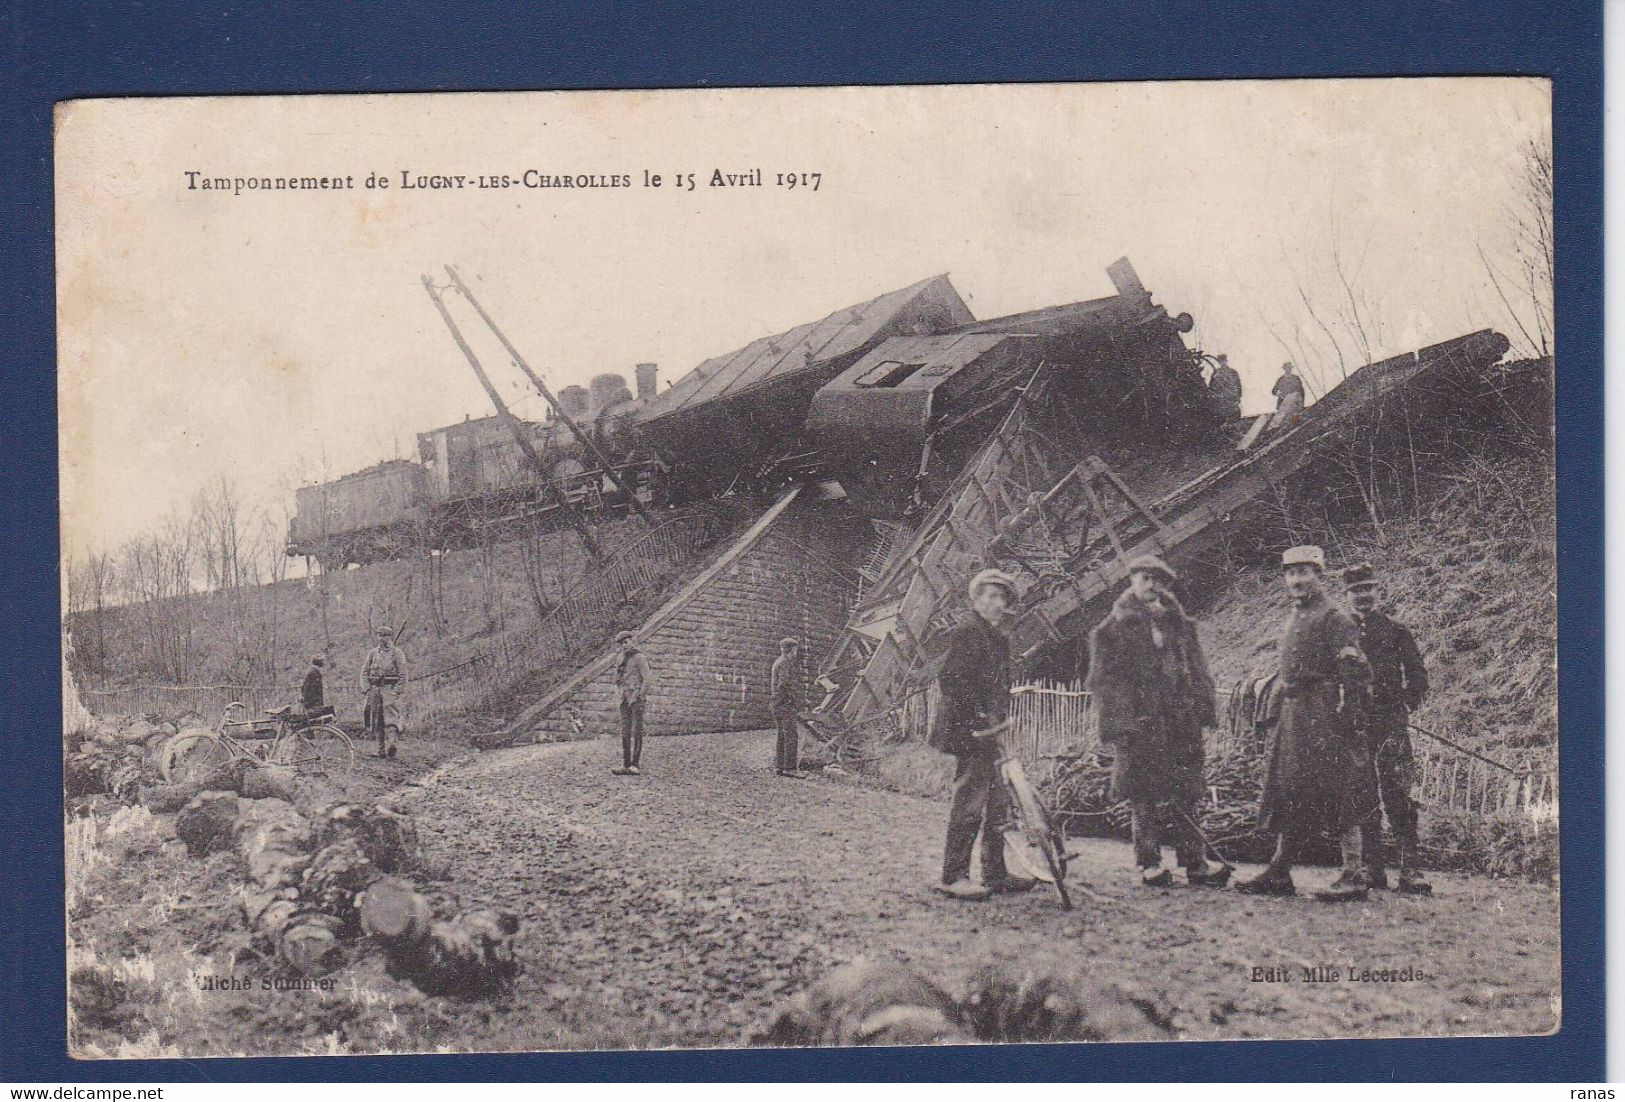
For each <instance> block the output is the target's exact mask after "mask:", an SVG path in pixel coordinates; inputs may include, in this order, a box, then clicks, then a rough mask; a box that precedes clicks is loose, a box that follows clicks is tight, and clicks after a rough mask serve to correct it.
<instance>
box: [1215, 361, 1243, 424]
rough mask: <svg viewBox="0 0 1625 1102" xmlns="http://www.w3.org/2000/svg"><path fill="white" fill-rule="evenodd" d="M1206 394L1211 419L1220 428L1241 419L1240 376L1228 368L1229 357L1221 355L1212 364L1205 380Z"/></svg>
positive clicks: (1234, 370)
mask: <svg viewBox="0 0 1625 1102" xmlns="http://www.w3.org/2000/svg"><path fill="white" fill-rule="evenodd" d="M1207 393H1208V399H1209V401H1210V403H1211V405H1212V408H1213V419H1214V420H1215V421H1217V422H1218V423H1219V427H1220V428H1223V427H1224V426H1225V425H1228V424H1230V423H1231V422H1233V421H1238V420H1240V419H1241V375H1240V373H1238V372H1237V371H1236V369H1235V368H1233V367H1231V366H1230V359H1229V357H1227V356H1225V355H1224V354H1223V353H1220V354H1219V356H1218V358H1217V359H1216V360H1215V361H1214V363H1213V373H1212V374H1211V375H1209V376H1208V380H1207Z"/></svg>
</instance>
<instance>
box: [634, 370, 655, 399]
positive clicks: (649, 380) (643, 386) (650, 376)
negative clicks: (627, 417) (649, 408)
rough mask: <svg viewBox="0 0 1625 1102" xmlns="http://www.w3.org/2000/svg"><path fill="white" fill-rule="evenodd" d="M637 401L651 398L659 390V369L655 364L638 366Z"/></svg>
mask: <svg viewBox="0 0 1625 1102" xmlns="http://www.w3.org/2000/svg"><path fill="white" fill-rule="evenodd" d="M637 376H638V401H640V402H641V401H643V400H644V399H645V398H653V397H654V396H655V391H656V390H658V389H659V388H660V367H659V365H657V364H638V368H637Z"/></svg>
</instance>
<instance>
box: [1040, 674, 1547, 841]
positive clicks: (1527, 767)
mask: <svg viewBox="0 0 1625 1102" xmlns="http://www.w3.org/2000/svg"><path fill="white" fill-rule="evenodd" d="M1219 693H1220V696H1221V697H1223V696H1228V695H1230V691H1229V690H1225V689H1221V690H1219ZM1089 696H1090V694H1089V693H1086V692H1084V691H1082V689H1081V688H1079V687H1078V686H1077V685H1071V684H1057V683H1054V682H1043V683H1038V684H1032V685H1018V686H1016V687H1015V689H1014V690H1012V693H1011V708H1010V715H1011V718H1012V720H1013V721H1014V723H1013V728H1014V730H1013V737H1014V738H1015V739H1016V740H1017V742H1016V745H1017V747H1018V748H1019V750H1018V752H1019V753H1020V754H1021V757H1022V759H1023V761H1024V762H1026V764H1027V766H1028V768H1029V769H1031V770H1032V771H1033V772H1034V775H1035V776H1037V777H1040V778H1042V777H1044V776H1047V775H1048V771H1049V767H1050V766H1051V765H1052V764H1053V762H1054V761H1055V758H1056V756H1057V755H1062V756H1065V757H1069V758H1070V757H1074V756H1087V755H1089V754H1092V753H1094V752H1095V751H1097V750H1098V749H1099V748H1100V732H1099V727H1098V725H1097V724H1096V722H1095V716H1094V709H1093V708H1092V707H1091V706H1090V699H1089ZM1411 736H1412V737H1411V745H1412V749H1413V751H1414V755H1415V761H1416V788H1415V792H1416V798H1417V799H1418V801H1420V802H1421V803H1423V804H1426V805H1427V806H1429V807H1432V808H1436V809H1439V810H1441V811H1457V812H1467V813H1470V814H1474V815H1480V816H1484V817H1494V816H1504V815H1513V814H1520V813H1521V814H1523V815H1527V816H1528V817H1529V818H1531V819H1534V820H1537V821H1555V820H1556V818H1557V770H1556V769H1555V768H1554V767H1553V766H1552V765H1551V764H1550V763H1548V762H1542V761H1539V760H1533V761H1530V762H1526V763H1523V764H1520V765H1509V764H1507V763H1505V762H1502V761H1497V760H1496V759H1494V758H1491V757H1488V756H1486V755H1484V754H1482V753H1479V752H1478V751H1475V750H1470V749H1468V748H1467V747H1465V746H1462V745H1460V744H1458V743H1456V742H1454V741H1452V740H1450V739H1448V738H1446V737H1444V736H1442V735H1439V734H1436V733H1434V732H1432V731H1427V730H1424V729H1422V728H1418V727H1416V726H1414V725H1413V726H1412V727H1411ZM1258 745H1259V743H1258V739H1257V737H1256V735H1254V733H1253V732H1251V731H1246V730H1238V729H1237V728H1235V727H1232V726H1231V725H1229V724H1226V723H1220V725H1219V726H1218V727H1217V728H1215V729H1213V730H1211V731H1210V732H1209V734H1208V745H1207V751H1208V754H1209V755H1213V754H1215V753H1218V752H1222V751H1227V750H1232V749H1240V750H1242V751H1244V752H1256V751H1257V748H1258Z"/></svg>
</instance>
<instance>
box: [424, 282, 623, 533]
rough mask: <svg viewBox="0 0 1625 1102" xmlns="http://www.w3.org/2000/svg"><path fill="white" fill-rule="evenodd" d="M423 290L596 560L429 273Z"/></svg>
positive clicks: (576, 515) (575, 516) (583, 529)
mask: <svg viewBox="0 0 1625 1102" xmlns="http://www.w3.org/2000/svg"><path fill="white" fill-rule="evenodd" d="M423 289H424V290H425V291H427V292H429V301H430V302H433V303H434V307H435V309H436V310H439V311H440V320H441V321H443V322H445V323H446V328H447V329H449V330H451V339H452V340H454V341H456V342H457V347H458V348H460V349H462V350H463V355H464V356H465V357H466V358H467V359H468V366H470V367H472V368H473V369H474V374H475V375H476V376H478V378H479V380H480V385H481V386H483V387H484V388H485V393H486V394H488V395H490V397H491V402H492V404H493V405H495V406H496V407H497V416H499V417H501V418H502V422H503V424H505V425H507V426H508V431H509V432H511V433H513V438H514V442H515V443H516V444H518V445H519V450H520V451H522V452H524V453H525V458H526V459H527V460H528V461H529V462H530V465H531V466H532V467H533V468H535V470H536V474H537V477H539V478H540V479H541V481H542V485H544V486H552V487H553V493H554V496H556V497H557V498H558V501H559V505H560V506H561V507H562V508H563V509H564V513H565V515H566V516H568V517H569V518H570V523H571V524H572V525H574V527H575V530H576V534H577V535H578V536H580V537H581V543H582V545H583V546H584V547H586V549H587V554H589V555H591V556H592V557H593V558H595V559H597V558H600V557H602V555H603V552H601V551H600V550H599V549H598V541H597V540H595V539H593V536H592V529H590V528H588V527H587V522H586V520H585V519H584V518H583V517H582V516H581V514H580V512H578V511H577V510H576V507H575V504H574V503H573V502H572V501H571V500H570V499H569V498H568V497H567V496H566V495H565V494H564V491H562V490H560V489H559V488H558V487H557V486H555V485H554V484H553V478H552V473H551V472H550V471H548V469H547V465H546V464H545V463H543V462H542V457H541V456H540V455H538V454H537V452H536V445H535V444H534V443H532V442H531V439H530V437H528V436H526V435H525V430H524V429H523V428H522V427H521V426H520V424H519V419H518V418H517V417H515V416H514V415H513V414H512V413H510V412H509V411H508V406H507V403H506V402H504V401H503V400H502V396H501V395H500V394H498V393H497V388H496V387H495V386H493V385H492V383H491V379H490V376H488V375H486V373H485V368H483V367H481V366H480V361H479V358H478V357H476V356H475V355H474V350H473V349H472V348H470V347H469V346H468V342H467V341H466V340H464V339H463V332H462V330H461V329H458V328H457V322H456V321H454V320H453V319H452V316H451V313H450V311H448V310H447V309H446V304H445V303H444V302H441V301H440V290H439V288H437V287H436V286H435V285H434V283H433V282H432V281H430V279H429V277H428V276H424V277H423ZM465 293H466V292H465ZM481 316H482V317H483V316H484V315H483V314H482V315H481ZM504 343H506V342H504Z"/></svg>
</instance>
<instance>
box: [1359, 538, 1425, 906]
mask: <svg viewBox="0 0 1625 1102" xmlns="http://www.w3.org/2000/svg"><path fill="white" fill-rule="evenodd" d="M1343 587H1344V588H1345V589H1346V590H1347V591H1348V596H1349V604H1350V605H1351V606H1353V608H1354V622H1355V624H1356V625H1357V626H1358V627H1359V629H1360V649H1361V650H1362V651H1364V652H1365V656H1366V661H1368V662H1370V663H1371V707H1370V710H1369V711H1368V712H1367V713H1366V728H1365V729H1366V745H1367V747H1368V749H1369V751H1370V754H1371V764H1372V767H1373V769H1374V771H1375V774H1376V784H1377V797H1378V799H1379V800H1380V802H1381V807H1380V808H1375V809H1373V810H1372V812H1371V814H1370V815H1369V816H1368V817H1367V818H1366V820H1365V822H1364V823H1363V824H1361V831H1362V833H1363V835H1364V837H1363V839H1362V843H1361V844H1362V849H1363V850H1364V854H1365V865H1366V871H1367V874H1368V875H1369V876H1370V878H1371V886H1372V887H1374V888H1386V887H1387V886H1388V870H1387V868H1386V864H1387V862H1386V861H1385V860H1384V859H1383V846H1382V818H1383V815H1384V814H1386V815H1387V816H1388V827H1389V829H1390V830H1392V831H1393V834H1394V840H1395V841H1396V842H1398V843H1399V881H1398V883H1397V885H1396V887H1397V888H1398V890H1399V891H1401V892H1404V893H1405V894H1408V895H1426V894H1427V893H1429V892H1431V891H1432V890H1433V886H1432V885H1431V884H1429V883H1428V882H1427V881H1426V880H1425V879H1423V878H1422V874H1421V872H1420V871H1418V869H1417V837H1416V803H1415V801H1413V800H1412V799H1411V785H1412V784H1413V783H1414V781H1415V773H1414V768H1415V767H1414V762H1413V759H1412V756H1411V734H1410V729H1409V720H1410V714H1411V713H1412V712H1414V711H1415V710H1416V708H1417V706H1418V705H1420V704H1421V703H1422V698H1423V697H1424V696H1426V695H1427V691H1428V674H1427V668H1426V667H1425V666H1424V665H1423V662H1422V652H1421V650H1419V649H1418V648H1417V646H1416V638H1415V637H1414V636H1413V635H1411V633H1410V631H1409V630H1408V629H1407V628H1406V627H1405V625H1404V624H1401V623H1399V622H1398V621H1396V620H1395V619H1394V618H1393V617H1391V616H1389V615H1387V614H1386V613H1384V612H1383V611H1382V610H1381V609H1379V608H1378V607H1377V606H1378V604H1379V603H1380V602H1381V599H1382V588H1381V585H1380V583H1379V582H1378V580H1377V572H1376V571H1375V570H1374V569H1372V567H1371V564H1370V563H1359V564H1358V565H1355V566H1351V567H1349V568H1348V569H1347V570H1345V571H1343Z"/></svg>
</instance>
